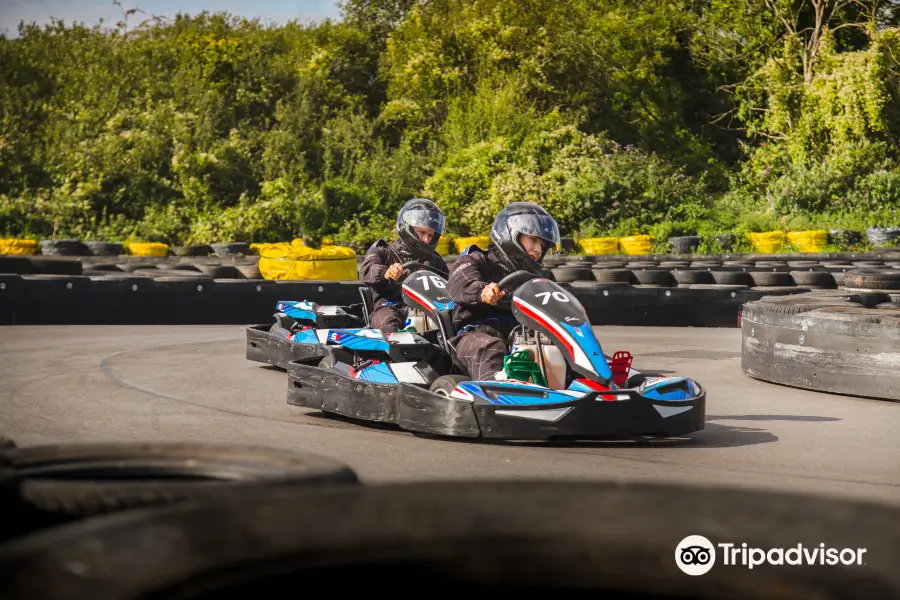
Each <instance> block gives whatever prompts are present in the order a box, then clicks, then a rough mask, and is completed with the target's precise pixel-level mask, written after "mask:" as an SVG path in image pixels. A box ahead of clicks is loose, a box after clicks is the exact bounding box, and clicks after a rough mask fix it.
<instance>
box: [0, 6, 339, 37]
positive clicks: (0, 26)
mask: <svg viewBox="0 0 900 600" xmlns="http://www.w3.org/2000/svg"><path fill="white" fill-rule="evenodd" d="M121 5H122V8H124V9H129V8H139V9H141V10H143V11H144V12H145V13H147V15H144V14H141V13H137V14H134V15H132V16H130V17H129V19H128V22H129V23H132V22H135V23H139V22H140V21H141V20H142V18H146V17H148V16H149V15H166V16H174V15H175V14H176V13H178V12H181V13H189V14H192V15H193V14H197V13H200V12H203V11H204V10H207V11H209V12H219V11H227V12H229V13H231V14H233V15H237V16H241V17H247V18H255V17H258V18H259V19H260V21H263V22H269V21H273V22H277V23H286V22H287V21H290V20H292V19H296V20H299V21H303V22H307V21H310V20H322V19H325V18H331V19H339V18H340V11H339V9H338V0H253V1H252V2H246V1H243V2H242V1H241V0H121ZM53 17H56V18H59V19H62V20H63V21H65V23H66V24H67V25H69V24H71V23H72V21H77V22H81V23H84V24H85V25H88V26H92V25H95V24H97V23H99V22H100V19H104V20H105V22H106V23H109V24H111V25H114V24H115V23H116V22H117V21H119V20H121V18H122V9H120V8H119V7H117V6H115V5H114V4H113V2H112V0H0V35H5V36H6V37H11V38H12V37H17V35H18V34H17V31H18V27H19V22H20V21H25V22H36V23H37V24H39V25H44V24H46V23H50V20H51V18H53Z"/></svg>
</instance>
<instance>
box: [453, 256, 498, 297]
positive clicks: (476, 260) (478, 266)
mask: <svg viewBox="0 0 900 600" xmlns="http://www.w3.org/2000/svg"><path fill="white" fill-rule="evenodd" d="M484 267H485V261H484V257H482V256H480V255H478V254H467V255H466V256H463V257H461V258H459V259H458V260H457V261H456V263H455V264H454V265H453V270H452V271H451V272H450V281H449V282H448V283H449V284H450V298H451V299H452V300H453V301H454V302H455V303H456V304H478V303H480V302H481V292H482V290H484V288H485V287H486V286H487V285H488V283H490V279H489V278H488V277H487V276H486V275H485V274H484Z"/></svg>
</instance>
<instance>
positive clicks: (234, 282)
mask: <svg viewBox="0 0 900 600" xmlns="http://www.w3.org/2000/svg"><path fill="white" fill-rule="evenodd" d="M143 271H144V270H142V269H137V270H135V271H133V272H131V273H117V274H114V275H106V276H86V275H2V274H0V324H2V325H187V324H203V325H213V324H247V323H265V322H268V321H269V320H270V319H271V317H272V314H273V311H274V306H275V303H276V302H277V301H279V300H310V301H312V302H317V303H319V304H338V305H348V304H357V303H359V302H360V301H361V299H360V293H359V287H360V282H359V281H265V280H247V279H210V278H207V277H195V276H184V275H181V274H179V273H180V272H179V271H177V270H174V269H173V270H172V272H173V275H171V276H161V277H156V278H150V277H146V276H143V275H141V273H142V272H143ZM563 285H571V287H572V289H573V292H574V293H575V295H576V296H577V297H578V298H579V300H580V301H581V302H582V304H583V305H584V307H585V309H586V310H587V312H588V315H589V317H590V318H591V321H592V322H593V323H595V324H597V325H644V326H678V327H737V326H738V324H739V316H740V310H741V306H742V305H743V304H744V303H745V302H748V301H751V300H758V299H760V298H761V297H763V296H765V295H771V294H794V293H799V292H803V291H808V288H801V287H783V288H761V289H751V288H748V287H747V286H738V285H734V286H728V285H704V284H696V285H692V286H690V287H689V288H679V287H670V288H664V287H661V286H653V285H649V286H640V285H639V286H631V285H630V284H628V283H625V282H613V283H599V282H596V281H595V282H578V281H576V282H574V283H572V284H563Z"/></svg>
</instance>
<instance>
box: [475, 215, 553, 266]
mask: <svg viewBox="0 0 900 600" xmlns="http://www.w3.org/2000/svg"><path fill="white" fill-rule="evenodd" d="M522 235H533V236H536V237H539V238H541V239H542V240H544V251H543V253H542V254H541V260H540V261H535V260H534V259H532V258H531V257H530V256H528V253H527V252H526V251H525V248H524V247H523V246H522V242H521V241H520V240H519V237H520V236H522ZM491 241H492V242H493V243H494V244H495V245H496V246H497V248H498V249H499V250H500V253H501V254H503V256H504V257H505V258H506V260H507V261H508V263H509V266H510V267H512V268H513V269H517V270H519V269H521V270H525V271H531V272H532V273H540V272H541V271H542V269H541V261H543V260H544V256H546V255H547V252H549V251H550V248H551V246H552V247H553V248H554V249H559V247H560V239H559V227H558V226H557V224H556V221H555V220H554V219H553V217H551V216H550V213H548V212H547V211H546V210H544V209H543V208H541V207H540V206H538V205H537V204H534V203H533V202H510V203H509V204H507V205H506V206H505V207H504V208H503V210H501V211H500V212H499V213H498V214H497V218H496V219H494V225H493V227H491Z"/></svg>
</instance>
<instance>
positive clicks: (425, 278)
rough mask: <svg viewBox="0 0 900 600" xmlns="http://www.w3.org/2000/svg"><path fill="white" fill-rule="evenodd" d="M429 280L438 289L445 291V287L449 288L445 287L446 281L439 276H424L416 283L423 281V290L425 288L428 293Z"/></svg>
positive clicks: (417, 279) (418, 278)
mask: <svg viewBox="0 0 900 600" xmlns="http://www.w3.org/2000/svg"><path fill="white" fill-rule="evenodd" d="M429 279H430V280H431V283H432V284H433V285H434V287H436V288H439V289H444V288H445V287H447V286H446V285H444V280H443V279H441V278H440V277H438V276H437V275H422V276H421V277H416V281H421V282H422V288H424V289H425V290H426V291H427V290H428V280H429Z"/></svg>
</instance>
